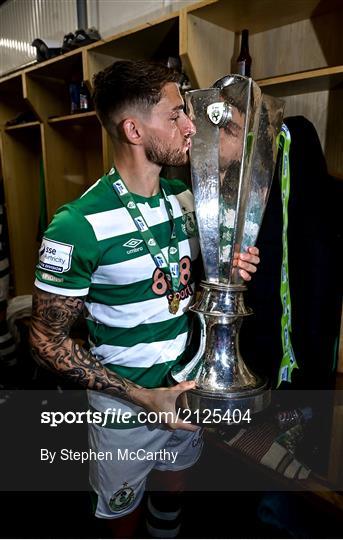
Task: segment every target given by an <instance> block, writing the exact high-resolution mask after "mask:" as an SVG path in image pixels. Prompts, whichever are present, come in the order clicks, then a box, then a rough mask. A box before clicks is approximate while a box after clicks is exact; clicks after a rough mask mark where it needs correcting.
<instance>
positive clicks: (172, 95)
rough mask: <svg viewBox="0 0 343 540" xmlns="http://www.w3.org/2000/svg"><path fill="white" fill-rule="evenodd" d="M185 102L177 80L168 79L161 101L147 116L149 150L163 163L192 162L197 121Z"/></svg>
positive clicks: (149, 154) (148, 153)
mask: <svg viewBox="0 0 343 540" xmlns="http://www.w3.org/2000/svg"><path fill="white" fill-rule="evenodd" d="M183 108H184V103H183V99H182V97H181V94H180V92H179V88H178V86H177V84H176V83H167V84H166V85H165V86H164V87H163V89H162V97H161V99H160V101H159V102H158V103H157V104H156V105H154V106H153V107H152V109H151V113H150V114H149V115H148V117H147V119H146V120H145V122H144V124H145V131H146V137H145V154H146V157H147V159H148V160H149V161H151V162H153V163H156V164H157V165H159V166H163V165H165V166H174V167H178V166H180V165H184V164H186V163H187V162H188V150H189V149H190V146H191V137H192V136H193V135H194V133H195V126H194V124H193V122H192V121H191V120H190V119H189V118H188V116H187V115H186V114H185V112H184V110H183Z"/></svg>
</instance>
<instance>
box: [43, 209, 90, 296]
mask: <svg viewBox="0 0 343 540" xmlns="http://www.w3.org/2000/svg"><path fill="white" fill-rule="evenodd" d="M99 259H100V250H99V247H98V243H97V240H96V237H95V234H94V232H93V229H92V227H91V225H90V224H89V223H88V221H87V220H86V219H85V217H84V216H83V215H82V214H81V213H80V212H78V211H77V210H75V209H74V208H72V207H71V208H70V207H68V206H65V207H62V208H61V209H60V210H59V211H58V212H57V213H56V214H55V217H54V218H53V220H52V222H51V223H50V225H49V227H48V229H47V230H46V232H45V234H44V237H43V240H42V244H41V247H40V249H39V262H38V264H37V267H36V280H35V285H36V287H38V288H39V289H42V290H44V291H47V292H51V293H52V294H60V295H64V296H86V295H87V294H88V291H89V286H90V283H91V276H92V274H93V272H94V271H95V269H96V268H97V266H98V264H99Z"/></svg>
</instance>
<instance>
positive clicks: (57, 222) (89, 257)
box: [35, 169, 199, 388]
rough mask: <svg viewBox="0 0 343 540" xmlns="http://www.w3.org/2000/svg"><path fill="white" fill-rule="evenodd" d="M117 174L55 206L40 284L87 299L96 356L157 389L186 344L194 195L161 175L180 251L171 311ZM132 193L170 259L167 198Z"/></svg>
mask: <svg viewBox="0 0 343 540" xmlns="http://www.w3.org/2000/svg"><path fill="white" fill-rule="evenodd" d="M114 174H115V171H114V170H113V169H112V170H111V171H110V173H109V174H108V175H107V176H103V177H102V178H101V179H99V180H98V181H97V182H96V183H95V184H94V185H93V186H92V187H91V188H90V189H89V190H88V191H87V192H86V193H84V194H83V195H82V196H81V197H80V198H79V199H77V200H76V201H73V202H71V203H69V204H66V205H65V206H63V207H61V208H60V209H59V210H58V211H57V213H56V214H55V216H54V218H53V220H52V222H51V224H50V225H49V227H48V229H47V231H46V233H45V236H44V238H43V241H42V245H41V248H40V259H39V263H38V265H37V270H36V281H35V285H36V286H37V287H38V288H39V289H43V290H44V291H47V292H50V293H52V294H59V295H64V296H86V297H87V298H86V304H85V305H86V308H87V315H86V318H87V323H88V328H89V334H90V342H91V351H92V353H93V354H94V355H96V356H97V357H98V359H99V360H100V361H101V362H102V363H103V364H104V365H106V367H107V368H109V369H112V370H113V371H115V372H117V373H118V374H120V375H122V376H123V377H126V378H128V379H130V380H132V381H134V382H137V383H138V384H141V385H142V386H145V387H150V388H152V387H158V386H161V385H165V384H166V375H167V374H168V372H169V371H170V369H171V367H172V366H173V365H175V364H176V363H177V362H179V361H181V358H182V356H183V354H184V352H185V349H186V345H187V338H188V331H189V317H188V314H187V308H188V306H189V304H190V303H191V302H192V296H193V293H194V282H193V277H192V268H191V267H192V262H195V260H196V259H197V257H198V255H199V245H198V237H197V230H196V224H195V217H194V206H193V195H192V193H191V192H190V191H189V189H188V188H187V186H186V185H185V184H184V183H183V182H181V181H179V180H165V179H163V178H161V186H162V187H163V189H164V191H165V193H166V195H167V196H168V199H169V201H170V203H171V206H172V210H173V216H174V219H175V224H176V234H177V238H178V242H179V251H180V285H179V292H178V294H180V309H179V311H178V313H177V314H176V315H173V314H171V313H170V312H169V309H168V295H170V293H171V291H170V290H169V289H168V285H167V282H166V280H165V278H164V273H163V272H162V271H161V270H160V269H158V268H156V265H155V263H154V261H153V259H152V257H151V255H150V253H149V252H148V249H147V247H146V245H145V243H144V241H143V239H142V237H141V235H140V233H139V232H138V231H137V229H136V227H135V225H134V223H133V221H132V218H131V217H130V215H129V213H128V211H127V210H126V208H124V207H123V206H122V203H121V201H120V200H119V198H118V196H117V195H116V193H115V191H114V189H113V186H112V183H113V179H114ZM133 198H134V201H135V202H136V203H137V206H138V207H139V210H140V212H141V214H142V216H143V217H144V219H145V220H146V222H147V224H148V226H149V228H150V229H151V231H152V233H153V235H154V237H155V238H156V240H157V242H158V244H159V245H160V247H161V248H162V251H163V253H164V255H165V256H166V258H167V249H168V244H169V241H170V236H171V222H170V220H169V217H168V213H167V209H166V206H165V200H164V198H163V195H162V194H161V193H159V194H157V195H154V196H153V197H149V198H145V197H142V196H140V195H133Z"/></svg>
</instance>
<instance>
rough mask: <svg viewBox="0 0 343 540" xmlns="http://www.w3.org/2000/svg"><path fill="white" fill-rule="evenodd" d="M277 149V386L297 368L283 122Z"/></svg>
mask: <svg viewBox="0 0 343 540" xmlns="http://www.w3.org/2000/svg"><path fill="white" fill-rule="evenodd" d="M278 143H279V149H280V150H281V151H282V165H281V198H282V217H283V229H282V265H281V286H280V296H281V304H282V316H281V342H282V352H283V357H282V360H281V364H280V368H279V375H278V382H277V388H278V387H279V386H280V384H281V383H282V381H287V382H291V375H292V371H293V369H294V368H298V364H297V362H296V359H295V355H294V351H293V347H292V342H291V332H292V308H291V294H290V289H289V272H288V242H287V229H288V200H289V194H290V167H289V149H290V145H291V135H290V133H289V130H288V128H287V126H286V125H285V124H282V128H281V133H280V135H279V139H278Z"/></svg>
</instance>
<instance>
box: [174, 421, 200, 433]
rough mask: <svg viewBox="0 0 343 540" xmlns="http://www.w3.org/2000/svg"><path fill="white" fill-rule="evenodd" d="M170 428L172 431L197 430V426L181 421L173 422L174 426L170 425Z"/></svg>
mask: <svg viewBox="0 0 343 540" xmlns="http://www.w3.org/2000/svg"><path fill="white" fill-rule="evenodd" d="M170 426H171V427H172V429H183V430H184V431H197V430H198V429H199V426H195V425H194V424H189V423H188V422H182V420H180V421H179V422H175V423H174V424H170Z"/></svg>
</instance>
